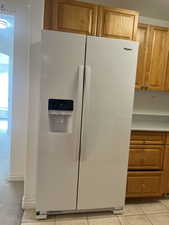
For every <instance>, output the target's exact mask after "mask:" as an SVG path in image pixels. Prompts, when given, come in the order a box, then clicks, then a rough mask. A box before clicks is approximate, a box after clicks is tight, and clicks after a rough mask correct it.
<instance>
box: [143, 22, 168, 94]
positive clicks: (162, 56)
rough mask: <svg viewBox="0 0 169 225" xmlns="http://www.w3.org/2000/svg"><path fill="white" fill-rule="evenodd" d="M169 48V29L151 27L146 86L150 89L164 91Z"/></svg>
mask: <svg viewBox="0 0 169 225" xmlns="http://www.w3.org/2000/svg"><path fill="white" fill-rule="evenodd" d="M168 50H169V29H168V28H165V27H156V26H151V27H150V37H149V49H148V55H147V65H146V77H145V86H146V87H147V89H149V90H156V91H164V90H165V81H166V70H167V61H168Z"/></svg>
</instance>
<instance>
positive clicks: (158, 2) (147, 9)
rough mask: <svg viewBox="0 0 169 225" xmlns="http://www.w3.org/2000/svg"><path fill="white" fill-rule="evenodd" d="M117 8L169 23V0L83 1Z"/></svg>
mask: <svg viewBox="0 0 169 225" xmlns="http://www.w3.org/2000/svg"><path fill="white" fill-rule="evenodd" d="M83 1H85V2H94V3H97V4H104V5H110V6H112V7H115V8H126V9H133V10H137V11H139V12H140V15H141V16H145V17H152V18H156V19H162V20H168V21H169V0H83Z"/></svg>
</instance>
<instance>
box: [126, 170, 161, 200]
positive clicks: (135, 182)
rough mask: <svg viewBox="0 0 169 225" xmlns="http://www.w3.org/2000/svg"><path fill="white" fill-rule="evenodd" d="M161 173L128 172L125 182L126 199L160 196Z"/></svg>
mask: <svg viewBox="0 0 169 225" xmlns="http://www.w3.org/2000/svg"><path fill="white" fill-rule="evenodd" d="M161 186H162V173H161V172H129V173H128V180H127V197H155V196H161V195H162V191H161V189H162V188H161Z"/></svg>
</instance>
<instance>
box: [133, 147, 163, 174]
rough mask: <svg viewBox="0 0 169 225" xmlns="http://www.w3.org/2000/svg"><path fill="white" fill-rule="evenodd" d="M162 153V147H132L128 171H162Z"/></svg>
mask: <svg viewBox="0 0 169 225" xmlns="http://www.w3.org/2000/svg"><path fill="white" fill-rule="evenodd" d="M164 151H165V148H164V146H163V145H153V146H151V145H132V146H131V147H130V153H129V170H162V169H163V159H164Z"/></svg>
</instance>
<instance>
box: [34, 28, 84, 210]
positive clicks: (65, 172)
mask: <svg viewBox="0 0 169 225" xmlns="http://www.w3.org/2000/svg"><path fill="white" fill-rule="evenodd" d="M85 42H86V37H85V36H83V35H77V34H76V35H75V34H69V33H63V32H56V31H44V32H42V72H41V86H40V110H39V113H40V123H39V150H38V168H37V169H38V173H37V211H51V210H52V211H55V210H56V211H60V210H61V211H62V210H74V209H75V208H76V199H77V198H76V197H77V178H78V160H79V141H80V127H81V108H82V92H83V75H84V66H83V65H84V56H85Z"/></svg>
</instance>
